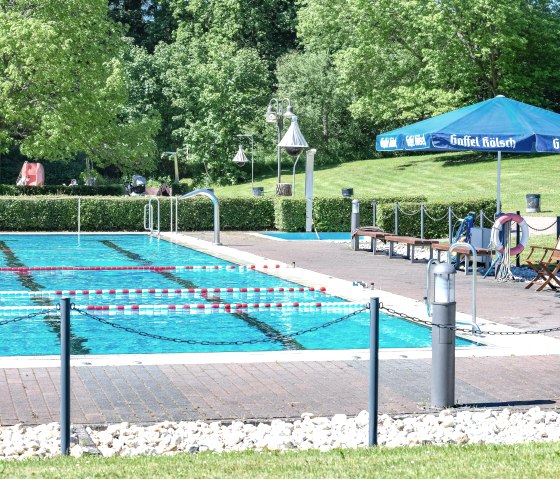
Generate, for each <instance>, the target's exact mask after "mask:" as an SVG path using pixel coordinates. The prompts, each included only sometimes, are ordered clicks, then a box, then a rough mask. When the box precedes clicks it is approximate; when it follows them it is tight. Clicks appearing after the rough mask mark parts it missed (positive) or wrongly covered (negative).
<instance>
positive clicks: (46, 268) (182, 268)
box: [0, 264, 287, 273]
mask: <svg viewBox="0 0 560 479" xmlns="http://www.w3.org/2000/svg"><path fill="white" fill-rule="evenodd" d="M281 267H282V266H281V265H279V264H274V265H268V264H263V265H254V264H251V265H229V264H228V265H192V266H191V265H185V266H181V265H178V266H177V265H175V266H3V267H0V271H11V272H16V273H25V272H27V271H187V270H207V271H213V270H223V269H239V270H257V269H264V270H266V269H278V268H281ZM284 267H287V266H284Z"/></svg>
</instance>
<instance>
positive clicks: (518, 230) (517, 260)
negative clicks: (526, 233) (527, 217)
mask: <svg viewBox="0 0 560 479" xmlns="http://www.w3.org/2000/svg"><path fill="white" fill-rule="evenodd" d="M519 215H521V211H518V212H517V216H519ZM520 236H521V227H520V226H519V224H517V223H516V226H515V244H519V237H520ZM515 266H517V267H518V268H519V266H521V260H520V255H516V256H515Z"/></svg>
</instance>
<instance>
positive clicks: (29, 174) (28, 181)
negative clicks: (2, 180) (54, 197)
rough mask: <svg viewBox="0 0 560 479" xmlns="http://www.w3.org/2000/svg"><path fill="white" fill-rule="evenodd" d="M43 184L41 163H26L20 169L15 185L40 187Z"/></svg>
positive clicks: (43, 173)
mask: <svg viewBox="0 0 560 479" xmlns="http://www.w3.org/2000/svg"><path fill="white" fill-rule="evenodd" d="M44 184H45V169H44V168H43V165H42V164H41V163H29V162H28V161H26V162H25V163H24V164H23V166H22V167H21V171H20V172H19V176H18V179H17V181H16V185H20V186H23V185H25V186H41V185H44Z"/></svg>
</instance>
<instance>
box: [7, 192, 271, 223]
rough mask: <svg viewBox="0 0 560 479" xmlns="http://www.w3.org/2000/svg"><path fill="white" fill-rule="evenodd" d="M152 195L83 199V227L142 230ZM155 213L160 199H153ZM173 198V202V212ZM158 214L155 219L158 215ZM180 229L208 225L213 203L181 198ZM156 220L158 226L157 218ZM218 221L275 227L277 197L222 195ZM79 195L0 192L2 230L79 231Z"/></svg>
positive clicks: (166, 209) (165, 213)
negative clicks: (6, 194)
mask: <svg viewBox="0 0 560 479" xmlns="http://www.w3.org/2000/svg"><path fill="white" fill-rule="evenodd" d="M148 199H149V198H148V197H129V196H123V197H120V198H100V197H87V198H81V199H80V229H81V231H84V232H87V231H143V230H144V207H145V205H147V204H148ZM159 200H160V229H161V230H163V231H165V230H169V228H170V218H171V204H170V203H171V199H170V198H159ZM152 206H153V207H154V213H155V211H156V210H157V202H156V201H155V199H154V200H152ZM174 211H175V202H173V212H174ZM156 218H157V215H156V214H154V222H156V221H157V219H156ZM178 218H179V219H178V229H179V230H186V231H196V230H210V229H213V227H214V209H213V205H212V202H211V201H209V200H208V199H207V198H189V199H186V200H180V201H179V208H178ZM154 226H157V225H155V224H154ZM220 227H221V229H224V230H226V229H230V230H262V229H274V202H273V200H271V199H266V198H254V199H239V198H227V199H226V198H224V199H223V200H220ZM77 228H78V199H77V198H41V199H32V200H30V199H23V198H21V199H17V198H0V231H77Z"/></svg>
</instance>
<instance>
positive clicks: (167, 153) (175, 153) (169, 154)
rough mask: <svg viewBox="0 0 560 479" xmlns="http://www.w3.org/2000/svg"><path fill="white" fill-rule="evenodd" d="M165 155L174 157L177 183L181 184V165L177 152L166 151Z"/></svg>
mask: <svg viewBox="0 0 560 479" xmlns="http://www.w3.org/2000/svg"><path fill="white" fill-rule="evenodd" d="M163 154H164V155H168V156H172V157H173V160H174V161H175V183H179V164H178V163H177V152H176V151H164V152H163Z"/></svg>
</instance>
